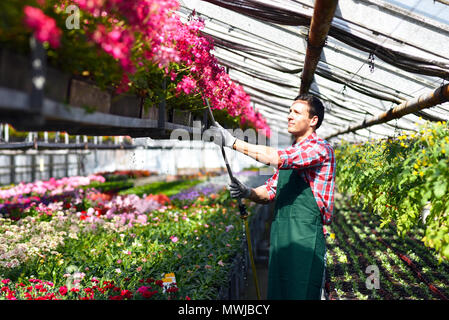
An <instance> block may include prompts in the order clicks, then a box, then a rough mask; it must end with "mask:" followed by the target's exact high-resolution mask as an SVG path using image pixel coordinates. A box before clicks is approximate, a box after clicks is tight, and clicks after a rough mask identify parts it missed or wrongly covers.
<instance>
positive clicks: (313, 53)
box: [299, 0, 338, 94]
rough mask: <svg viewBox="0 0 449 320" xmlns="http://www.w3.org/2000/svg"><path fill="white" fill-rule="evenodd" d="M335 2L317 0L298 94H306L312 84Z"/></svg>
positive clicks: (334, 0)
mask: <svg viewBox="0 0 449 320" xmlns="http://www.w3.org/2000/svg"><path fill="white" fill-rule="evenodd" d="M337 3H338V1H337V0H317V1H315V8H314V10H313V16H312V20H311V22H310V29H309V35H308V37H307V49H306V57H305V60H304V68H303V70H302V73H301V87H300V90H299V93H300V94H303V93H307V92H308V91H309V88H310V85H311V84H312V80H313V74H314V73H315V70H316V67H317V65H318V61H319V60H320V56H321V52H322V51H323V47H324V45H325V42H326V37H327V33H328V32H329V29H330V26H331V22H332V19H333V17H334V14H335V9H336V7H337Z"/></svg>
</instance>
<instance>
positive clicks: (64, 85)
mask: <svg viewBox="0 0 449 320" xmlns="http://www.w3.org/2000/svg"><path fill="white" fill-rule="evenodd" d="M69 83H70V75H69V74H67V73H63V72H61V71H59V70H57V69H55V68H53V67H47V72H46V81H45V86H44V93H45V97H46V98H49V99H51V100H55V101H58V102H67V91H68V88H69Z"/></svg>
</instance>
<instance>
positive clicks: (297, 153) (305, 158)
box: [278, 144, 328, 170]
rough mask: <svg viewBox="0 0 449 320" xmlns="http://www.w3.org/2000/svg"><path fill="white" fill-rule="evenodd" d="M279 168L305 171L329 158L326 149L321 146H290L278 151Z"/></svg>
mask: <svg viewBox="0 0 449 320" xmlns="http://www.w3.org/2000/svg"><path fill="white" fill-rule="evenodd" d="M278 155H279V159H280V161H279V163H278V168H279V169H281V170H285V169H303V168H310V167H314V166H317V165H319V164H320V163H323V162H324V161H325V159H326V157H327V156H328V153H327V150H326V148H324V147H322V146H320V145H319V144H313V145H306V146H301V145H300V146H290V147H288V148H286V149H282V150H278Z"/></svg>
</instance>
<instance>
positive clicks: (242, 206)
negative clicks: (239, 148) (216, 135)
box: [206, 99, 260, 300]
mask: <svg viewBox="0 0 449 320" xmlns="http://www.w3.org/2000/svg"><path fill="white" fill-rule="evenodd" d="M206 103H207V108H208V110H209V116H210V118H211V121H212V124H214V125H216V122H215V119H214V115H213V113H212V110H211V108H210V104H209V99H206ZM221 154H222V155H223V159H224V162H225V164H226V169H227V171H228V174H229V178H231V181H234V180H235V179H234V176H233V174H232V171H231V167H230V165H229V162H228V159H227V157H226V153H225V151H224V146H223V145H222V146H221ZM237 202H238V205H239V210H240V218H242V220H243V222H244V225H245V233H246V241H247V243H248V252H249V259H250V261H251V268H252V270H253V278H254V285H255V286H256V293H257V299H258V300H260V290H259V281H258V280H257V273H256V265H255V264H254V257H253V250H252V246H251V238H250V232H249V227H248V219H247V218H248V211H247V210H246V206H245V204H243V203H242V198H237Z"/></svg>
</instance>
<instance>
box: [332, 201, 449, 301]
mask: <svg viewBox="0 0 449 320" xmlns="http://www.w3.org/2000/svg"><path fill="white" fill-rule="evenodd" d="M335 210H336V214H335V221H334V222H333V224H332V225H331V226H326V228H327V229H328V231H329V232H330V234H331V236H330V237H327V238H326V239H327V248H328V251H327V267H328V269H327V274H328V276H327V277H328V280H329V281H330V298H331V299H341V300H353V299H357V300H360V299H362V300H366V299H379V300H380V299H381V300H385V299H387V300H402V299H407V300H421V299H426V300H427V299H432V300H434V299H438V300H439V299H443V297H444V296H445V297H448V296H449V263H447V262H446V261H441V262H439V261H438V253H437V252H435V251H434V250H433V249H429V248H427V247H425V246H424V244H423V243H422V241H420V240H419V237H420V236H422V234H423V233H424V230H422V229H421V228H415V229H413V232H412V233H411V235H409V236H405V237H403V238H402V237H399V236H398V235H397V234H396V231H395V229H394V228H392V227H382V228H381V227H380V225H381V221H380V218H378V217H377V216H376V215H373V214H369V212H366V211H364V210H358V209H356V208H353V207H352V206H351V205H350V204H349V203H348V202H347V201H345V200H343V199H342V198H341V196H337V197H336V201H335ZM369 266H376V267H377V268H378V269H379V288H378V289H376V288H373V289H369V288H368V287H367V283H366V282H367V278H368V276H369V275H370V273H367V272H366V271H367V268H368V267H369Z"/></svg>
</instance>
